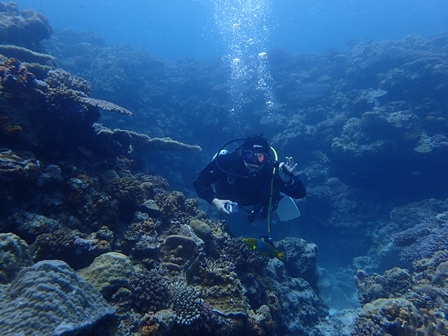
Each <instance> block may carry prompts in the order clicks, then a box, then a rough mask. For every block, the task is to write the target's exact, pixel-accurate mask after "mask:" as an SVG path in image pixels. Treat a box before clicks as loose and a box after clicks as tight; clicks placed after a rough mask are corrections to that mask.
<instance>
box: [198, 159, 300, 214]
mask: <svg viewBox="0 0 448 336" xmlns="http://www.w3.org/2000/svg"><path fill="white" fill-rule="evenodd" d="M216 160H219V161H218V164H219V167H218V165H217V163H216ZM273 167H274V166H273V163H272V162H271V161H270V160H268V161H267V162H266V163H265V164H264V165H263V167H262V168H261V169H260V170H258V171H257V173H256V174H253V175H256V176H250V175H251V171H250V170H248V169H247V168H246V165H245V163H244V160H243V158H242V157H241V156H240V155H239V154H238V153H237V152H234V153H230V154H224V155H219V156H217V157H216V158H215V159H214V160H213V161H212V162H210V163H209V164H208V165H207V166H206V167H205V168H204V169H203V170H202V171H201V172H200V173H199V175H198V177H197V178H196V180H195V181H194V182H193V186H194V189H195V190H196V193H197V195H198V196H199V197H200V198H202V199H204V200H206V201H207V202H209V203H210V204H211V203H212V201H213V199H214V198H219V199H229V200H231V201H233V202H237V203H238V204H239V205H240V206H253V207H254V208H257V212H260V213H263V212H266V210H267V207H268V205H269V195H270V189H271V179H272V171H273ZM213 186H214V189H213ZM280 192H282V193H284V194H286V195H288V196H291V197H293V198H303V197H305V195H306V190H305V187H304V186H303V184H302V182H301V180H300V177H298V176H297V177H294V178H293V180H292V183H289V184H285V183H284V182H283V181H282V179H281V178H280V176H279V174H278V169H277V170H276V175H275V177H274V209H275V203H276V202H278V200H279V199H280ZM261 217H263V216H261Z"/></svg>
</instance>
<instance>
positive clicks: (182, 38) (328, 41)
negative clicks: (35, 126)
mask: <svg viewBox="0 0 448 336" xmlns="http://www.w3.org/2000/svg"><path fill="white" fill-rule="evenodd" d="M15 2H16V3H17V4H18V6H19V8H20V9H24V8H31V9H35V10H37V11H40V12H42V13H44V14H45V15H46V16H47V17H48V18H49V20H50V24H51V25H52V27H53V28H54V29H56V30H64V29H75V30H80V31H93V32H96V33H97V34H99V35H100V36H102V37H103V38H104V39H105V40H106V42H108V43H111V44H129V45H131V46H134V47H137V48H140V49H144V50H147V51H150V52H151V53H152V54H154V55H155V56H160V57H163V58H166V59H180V58H185V57H193V58H201V59H205V58H210V57H221V56H222V55H224V54H225V53H226V48H225V44H223V43H222V39H221V36H220V34H219V29H217V26H216V24H215V19H214V15H215V4H216V2H218V0H132V1H123V0H122V1H118V0H110V1H87V0H19V1H15ZM220 2H222V1H220ZM225 2H226V3H238V1H236V0H233V1H230V0H227V1H225ZM244 2H245V3H251V2H254V1H244ZM266 2H267V3H268V5H269V15H268V17H267V19H266V20H267V21H266V25H267V27H268V28H269V34H268V35H269V36H267V44H266V47H267V48H268V49H273V48H283V49H285V50H286V51H287V52H288V53H295V52H301V53H309V52H321V51H323V50H325V49H328V48H337V49H346V44H347V42H348V41H350V40H353V39H355V40H359V41H370V40H387V39H400V38H402V37H404V36H406V35H409V34H420V35H432V34H437V33H440V32H442V31H445V30H447V29H448V20H447V19H446V17H447V16H448V2H447V1H445V0H433V1H428V0H393V1H391V0H351V1H350V0H343V1H342V0H275V1H274V0H266Z"/></svg>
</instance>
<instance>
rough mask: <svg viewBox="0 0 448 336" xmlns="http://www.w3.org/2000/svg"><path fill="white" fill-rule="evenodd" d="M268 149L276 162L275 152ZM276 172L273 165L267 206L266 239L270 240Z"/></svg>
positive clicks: (275, 166)
mask: <svg viewBox="0 0 448 336" xmlns="http://www.w3.org/2000/svg"><path fill="white" fill-rule="evenodd" d="M269 148H270V149H271V150H272V152H273V153H274V159H275V162H278V155H277V152H276V151H275V149H274V147H272V146H269ZM276 170H277V165H276V164H274V168H272V178H271V190H270V192H269V206H268V239H269V240H272V236H271V213H272V199H273V198H274V179H275V172H276Z"/></svg>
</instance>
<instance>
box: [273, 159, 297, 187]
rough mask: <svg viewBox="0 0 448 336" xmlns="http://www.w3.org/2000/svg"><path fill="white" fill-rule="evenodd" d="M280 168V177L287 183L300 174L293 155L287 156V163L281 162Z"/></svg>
mask: <svg viewBox="0 0 448 336" xmlns="http://www.w3.org/2000/svg"><path fill="white" fill-rule="evenodd" d="M278 168H279V172H278V173H279V175H280V178H281V179H282V181H283V182H284V183H286V184H288V183H291V181H292V180H293V179H294V177H296V176H298V175H299V170H298V168H297V163H294V159H293V158H292V157H286V163H284V162H280V164H279V166H278Z"/></svg>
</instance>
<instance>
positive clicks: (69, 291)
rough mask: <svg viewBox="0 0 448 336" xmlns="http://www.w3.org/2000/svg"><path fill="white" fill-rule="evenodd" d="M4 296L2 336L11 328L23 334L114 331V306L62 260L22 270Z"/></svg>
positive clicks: (1, 314)
mask: <svg viewBox="0 0 448 336" xmlns="http://www.w3.org/2000/svg"><path fill="white" fill-rule="evenodd" d="M0 296H1V297H0V300H1V302H2V305H1V307H0V320H1V323H0V334H2V335H9V334H10V333H11V330H14V333H15V334H22V335H50V334H51V335H76V334H78V335H79V334H83V333H85V332H87V331H90V332H93V331H94V330H96V333H97V334H101V335H111V334H112V331H111V330H110V329H109V328H110V327H111V323H110V322H111V319H112V318H113V315H114V309H113V308H112V307H111V306H109V305H108V303H107V302H106V301H105V300H104V299H103V297H102V296H101V294H100V293H99V292H98V291H97V290H96V289H95V288H94V287H93V285H91V284H89V283H87V282H85V281H84V280H82V279H81V278H80V277H79V276H78V275H77V274H76V273H75V272H74V271H73V270H72V269H71V268H70V267H69V266H68V265H67V264H66V263H64V262H62V261H59V260H46V261H41V262H38V263H36V264H35V265H34V266H32V267H27V268H25V269H23V270H21V271H20V272H19V274H18V275H17V278H16V279H15V280H14V281H13V282H12V283H11V285H10V286H9V287H8V288H7V289H6V290H5V291H4V292H3V293H1V294H0ZM101 327H104V329H102V328H101Z"/></svg>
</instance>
